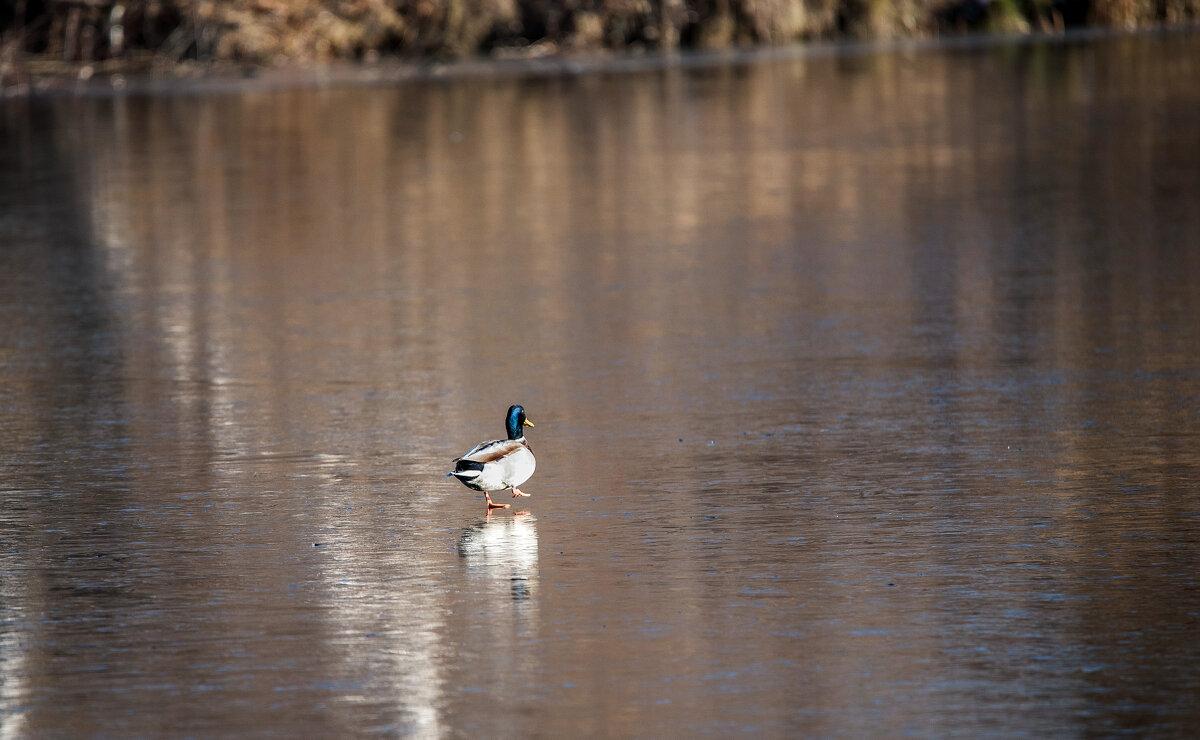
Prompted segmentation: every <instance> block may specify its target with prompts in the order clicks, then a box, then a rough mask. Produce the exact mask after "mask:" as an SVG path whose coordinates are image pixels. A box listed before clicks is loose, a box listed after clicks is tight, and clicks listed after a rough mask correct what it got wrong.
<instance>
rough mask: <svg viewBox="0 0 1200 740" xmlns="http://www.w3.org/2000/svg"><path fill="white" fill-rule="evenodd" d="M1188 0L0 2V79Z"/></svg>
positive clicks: (1177, 14)
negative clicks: (20, 76) (42, 73)
mask: <svg viewBox="0 0 1200 740" xmlns="http://www.w3.org/2000/svg"><path fill="white" fill-rule="evenodd" d="M1198 18H1200V0H333V1H319V0H225V1H220V0H0V80H2V79H4V78H10V79H11V78H12V77H13V76H14V75H17V74H23V75H34V76H36V75H37V74H38V73H39V72H44V73H59V74H61V73H63V70H66V71H67V72H68V73H71V74H76V73H77V74H80V75H87V74H90V73H91V72H92V71H93V70H97V71H99V70H104V69H118V68H119V69H159V70H163V69H166V70H170V69H176V68H180V67H189V66H190V67H192V68H197V67H204V66H205V65H220V64H234V65H246V66H285V65H304V64H312V63H324V62H333V61H338V60H345V61H362V62H368V63H369V62H373V61H377V60H380V59H383V58H391V57H395V58H400V59H406V60H450V59H460V58H466V57H477V56H481V55H482V56H489V55H490V56H493V57H514V56H515V57H536V56H544V55H552V54H571V53H589V52H595V51H599V50H617V51H622V52H634V53H636V52H637V51H639V50H674V49H723V48H729V47H734V46H749V45H764V44H788V43H794V42H797V41H804V40H817V39H830V38H839V37H854V38H871V39H880V38H896V37H913V36H933V35H945V34H962V33H972V32H1000V33H1028V32H1031V31H1039V30H1040V31H1054V30H1063V29H1067V28H1071V27H1082V26H1093V27H1115V28H1137V27H1141V26H1146V25H1157V24H1163V23H1166V24H1174V23H1191V22H1195V21H1196V20H1197V19H1198Z"/></svg>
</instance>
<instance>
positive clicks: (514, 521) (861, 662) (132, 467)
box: [0, 34, 1200, 737]
mask: <svg viewBox="0 0 1200 740" xmlns="http://www.w3.org/2000/svg"><path fill="white" fill-rule="evenodd" d="M1194 42H1195V38H1194V36H1191V35H1182V34H1181V35H1173V36H1163V37H1139V38H1120V39H1114V40H1107V41H1098V42H1091V43H1078V44H1049V43H1047V44H1034V45H1027V46H1020V47H1011V48H1010V47H998V48H995V47H994V48H986V49H974V50H967V49H956V50H943V51H937V50H931V51H921V52H910V53H868V54H859V55H845V56H833V57H827V58H810V59H793V60H787V61H782V62H777V63H769V64H754V65H743V66H731V67H728V68H719V69H696V70H679V69H668V70H664V71H654V72H647V73H641V74H627V75H619V76H604V75H591V76H581V77H575V78H563V79H536V80H500V81H495V80H493V81H482V80H461V81H454V82H430V83H426V84H409V85H405V86H402V87H398V88H395V89H371V90H345V91H317V92H313V91H305V92H294V93H288V92H283V93H247V94H242V95H230V96H213V97H204V96H190V97H189V96H173V97H164V98H152V97H127V98H117V99H89V100H67V99H64V100H53V101H38V100H34V101H10V102H8V103H5V104H4V107H2V108H0V134H2V135H0V243H2V244H3V248H2V249H0V281H2V288H0V366H2V367H3V374H2V376H0V377H2V380H0V409H2V410H3V424H2V426H0V429H2V432H0V434H2V445H0V466H2V467H0V496H2V497H3V499H2V501H3V506H2V507H0V573H2V576H0V719H2V722H3V724H2V725H0V735H2V736H4V737H22V736H27V735H31V736H40V735H60V734H68V735H138V736H140V735H154V734H169V735H220V734H247V733H249V732H251V731H253V732H255V733H257V734H270V735H277V736H284V737H292V736H297V735H300V734H304V735H309V736H331V737H332V736H345V735H347V734H357V733H368V732H379V733H385V734H387V733H394V734H416V735H419V736H436V735H456V736H457V735H478V736H497V735H505V736H522V735H544V736H548V737H557V736H563V735H568V734H569V735H580V734H586V735H630V734H643V735H667V734H676V735H691V734H705V735H710V736H724V735H729V734H735V733H740V732H742V731H756V732H759V733H762V734H779V735H782V734H806V735H846V736H895V735H899V734H901V733H911V734H917V735H929V734H950V733H962V734H971V735H977V734H996V735H1005V736H1013V735H1040V736H1053V735H1061V734H1101V735H1105V734H1112V733H1116V732H1121V731H1135V732H1138V733H1159V734H1180V735H1182V734H1188V733H1189V732H1192V731H1194V730H1195V729H1196V728H1197V726H1200V710H1197V706H1198V705H1197V704H1196V702H1195V697H1196V695H1197V692H1198V691H1200V669H1198V668H1197V666H1200V646H1198V643H1197V640H1196V638H1195V635H1196V634H1197V631H1198V628H1200V618H1198V616H1197V615H1198V614H1200V596H1197V594H1198V593H1200V591H1198V590H1197V588H1196V586H1197V584H1196V576H1197V556H1196V545H1195V543H1196V542H1197V541H1200V499H1198V498H1197V493H1196V491H1195V485H1194V482H1195V481H1196V480H1197V478H1198V476H1197V473H1198V472H1200V470H1198V469H1200V458H1198V453H1197V451H1196V450H1197V447H1196V444H1195V442H1196V438H1197V432H1198V430H1200V391H1198V390H1197V389H1198V388H1200V384H1198V375H1200V365H1197V360H1196V358H1197V357H1200V325H1198V323H1197V320H1196V316H1197V315H1198V312H1200V250H1198V249H1197V244H1200V210H1198V209H1197V208H1196V207H1195V205H1196V194H1197V193H1198V192H1200V143H1198V140H1197V138H1196V136H1195V132H1196V131H1197V130H1198V127H1200V86H1197V85H1196V84H1195V82H1196V76H1195V69H1196V68H1197V65H1198V64H1200V45H1197V44H1195V43H1194ZM513 402H521V403H524V404H525V405H526V407H527V408H528V409H529V411H530V415H531V417H532V418H533V419H534V420H535V422H536V423H537V427H536V428H535V429H534V430H531V431H530V437H531V439H532V442H533V446H534V449H535V451H536V453H537V455H538V460H539V464H538V472H537V474H536V475H535V477H534V478H533V479H532V480H531V481H530V482H529V484H527V485H526V486H525V487H524V490H526V491H528V492H530V493H532V494H533V496H532V497H531V498H530V499H525V500H522V502H521V504H520V506H519V507H518V512H529V513H527V514H520V513H518V514H517V515H514V513H512V511H502V512H498V513H495V514H493V515H491V516H490V517H485V516H484V511H483V503H482V500H481V499H479V498H477V497H476V496H475V495H474V494H473V492H470V491H468V490H467V489H465V488H463V487H462V486H461V485H459V484H458V483H456V482H454V481H452V480H448V479H446V478H444V477H442V474H443V473H444V472H445V471H446V469H448V464H449V459H450V458H451V457H453V456H454V455H456V454H459V453H460V452H461V451H462V450H463V449H466V448H467V447H469V446H470V445H471V444H474V443H475V442H477V441H479V440H482V439H492V438H495V437H497V436H499V435H500V434H501V432H502V424H501V422H502V415H503V410H504V409H505V408H506V407H507V405H508V404H510V403H513Z"/></svg>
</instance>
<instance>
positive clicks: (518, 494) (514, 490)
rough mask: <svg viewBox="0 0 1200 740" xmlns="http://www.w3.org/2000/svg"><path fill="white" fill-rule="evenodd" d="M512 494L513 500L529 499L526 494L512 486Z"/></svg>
mask: <svg viewBox="0 0 1200 740" xmlns="http://www.w3.org/2000/svg"><path fill="white" fill-rule="evenodd" d="M512 492H513V498H516V497H517V496H524V497H525V498H529V494H528V493H521V489H519V488H517V487H516V486H513V488H512Z"/></svg>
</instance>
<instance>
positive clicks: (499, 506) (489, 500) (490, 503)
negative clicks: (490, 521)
mask: <svg viewBox="0 0 1200 740" xmlns="http://www.w3.org/2000/svg"><path fill="white" fill-rule="evenodd" d="M483 497H484V498H485V499H487V505H488V511H491V510H492V509H507V508H508V507H509V506H510V504H498V503H496V502H495V501H492V496H491V494H489V493H488V492H487V491H484V492H483Z"/></svg>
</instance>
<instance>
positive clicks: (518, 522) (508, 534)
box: [458, 511, 538, 606]
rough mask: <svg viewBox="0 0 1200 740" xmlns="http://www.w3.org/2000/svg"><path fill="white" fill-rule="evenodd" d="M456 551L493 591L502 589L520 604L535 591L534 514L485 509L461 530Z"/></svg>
mask: <svg viewBox="0 0 1200 740" xmlns="http://www.w3.org/2000/svg"><path fill="white" fill-rule="evenodd" d="M458 554H459V556H460V557H461V558H462V559H463V560H464V561H465V562H466V564H467V567H468V569H470V571H471V572H473V573H476V574H478V575H480V576H482V577H484V578H486V579H487V582H488V583H489V584H491V586H492V587H493V588H494V589H495V590H496V593H497V595H499V594H500V593H503V590H505V589H506V590H507V592H508V594H509V596H510V597H511V599H512V601H513V602H515V603H516V604H517V605H520V606H524V605H527V604H528V603H529V602H531V601H532V600H533V599H534V597H535V596H536V595H537V588H538V534H537V518H536V517H534V516H533V515H532V514H530V513H529V512H527V511H522V512H517V513H515V514H513V515H512V516H511V517H509V516H505V515H503V514H491V513H490V512H489V514H488V515H487V518H486V519H484V520H483V521H481V522H479V523H478V524H474V525H472V526H470V527H467V528H466V529H465V530H463V533H462V537H461V538H459V541H458Z"/></svg>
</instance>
